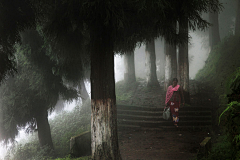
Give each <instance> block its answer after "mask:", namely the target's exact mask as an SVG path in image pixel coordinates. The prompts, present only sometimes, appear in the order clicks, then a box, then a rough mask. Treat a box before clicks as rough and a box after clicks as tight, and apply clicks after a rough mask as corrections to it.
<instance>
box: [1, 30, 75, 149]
mask: <svg viewBox="0 0 240 160" xmlns="http://www.w3.org/2000/svg"><path fill="white" fill-rule="evenodd" d="M22 39H23V41H22V42H23V44H22V46H19V47H18V48H19V49H18V50H17V53H16V57H17V69H18V74H16V75H15V76H14V77H9V78H8V79H7V80H6V83H4V84H3V85H2V87H1V92H0V93H1V104H2V105H1V109H0V111H1V112H2V114H1V115H3V117H2V121H1V123H0V127H1V129H0V131H1V133H0V135H1V136H0V139H1V140H4V141H5V142H8V140H11V141H13V140H14V139H15V137H16V136H17V134H18V130H19V127H20V128H22V127H23V128H24V127H26V126H27V132H33V131H35V129H37V131H38V138H39V143H40V146H41V147H43V146H48V147H50V149H53V148H54V147H53V143H52V137H51V130H50V126H49V122H48V112H49V111H52V110H53V109H54V107H55V106H56V103H57V101H58V100H59V96H60V95H61V97H62V98H63V99H64V100H71V99H73V98H77V96H78V95H77V92H76V91H75V90H74V89H71V88H68V87H66V86H65V85H63V81H62V78H61V76H59V75H54V74H53V72H52V68H53V67H54V66H55V64H54V63H53V62H52V61H51V60H50V58H49V57H48V56H47V55H46V52H47V51H46V50H47V48H45V47H43V45H44V43H43V40H42V39H41V37H40V36H39V34H38V33H37V32H36V31H27V32H25V33H23V34H22Z"/></svg>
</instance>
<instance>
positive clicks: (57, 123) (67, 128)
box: [5, 100, 91, 160]
mask: <svg viewBox="0 0 240 160" xmlns="http://www.w3.org/2000/svg"><path fill="white" fill-rule="evenodd" d="M90 123H91V106H90V100H88V101H87V102H86V103H85V104H84V105H83V106H82V107H81V108H80V107H79V106H76V107H75V108H74V109H73V110H72V111H62V112H61V113H59V114H58V115H56V116H55V118H54V119H51V120H49V124H50V128H51V135H52V140H53V144H54V148H55V151H54V153H49V151H48V150H47V148H46V147H43V148H40V146H39V141H38V136H37V133H34V134H33V135H29V136H28V142H27V143H25V144H21V143H19V144H16V145H15V146H12V147H11V149H10V150H9V152H8V154H7V155H6V158H5V159H6V160H45V159H52V158H54V157H55V158H56V157H59V158H58V159H59V160H60V159H61V158H63V159H62V160H64V159H66V160H67V159H69V158H70V157H68V156H67V155H68V154H69V152H70V148H69V146H70V138H71V137H73V136H75V135H78V134H81V133H83V132H85V131H89V130H90ZM53 155H54V157H53ZM66 156H67V157H66ZM64 157H65V158H64ZM85 159H86V157H85ZM85 159H79V160H85Z"/></svg>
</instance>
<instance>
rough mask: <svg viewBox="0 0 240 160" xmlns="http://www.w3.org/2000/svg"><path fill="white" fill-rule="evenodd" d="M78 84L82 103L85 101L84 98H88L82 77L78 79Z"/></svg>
mask: <svg viewBox="0 0 240 160" xmlns="http://www.w3.org/2000/svg"><path fill="white" fill-rule="evenodd" d="M79 86H80V97H81V99H82V104H84V103H85V102H86V100H87V99H88V98H89V95H88V93H87V90H86V87H85V83H84V80H83V79H82V80H81V81H80V84H79Z"/></svg>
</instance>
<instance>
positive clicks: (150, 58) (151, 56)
mask: <svg viewBox="0 0 240 160" xmlns="http://www.w3.org/2000/svg"><path fill="white" fill-rule="evenodd" d="M145 53H146V63H145V65H146V68H147V86H159V82H158V79H157V70H156V69H157V67H156V53H155V42H154V38H152V39H151V40H150V41H148V42H147V43H146V49H145Z"/></svg>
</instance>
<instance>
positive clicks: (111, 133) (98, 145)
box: [91, 25, 121, 160]
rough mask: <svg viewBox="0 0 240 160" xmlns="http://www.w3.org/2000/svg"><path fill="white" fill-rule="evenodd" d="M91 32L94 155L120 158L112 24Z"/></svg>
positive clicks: (112, 159) (102, 159) (109, 159)
mask: <svg viewBox="0 0 240 160" xmlns="http://www.w3.org/2000/svg"><path fill="white" fill-rule="evenodd" d="M99 30H100V31H101V32H99ZM91 35H93V37H92V42H91V44H92V47H91V48H92V50H91V109H92V113H91V139H92V143H91V147H92V159H94V160H121V155H120V151H119V145H118V134H117V108H116V95H115V80H114V53H113V40H112V38H111V28H110V27H109V28H107V27H105V26H104V25H99V26H98V28H95V32H93V33H92V34H91Z"/></svg>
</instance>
